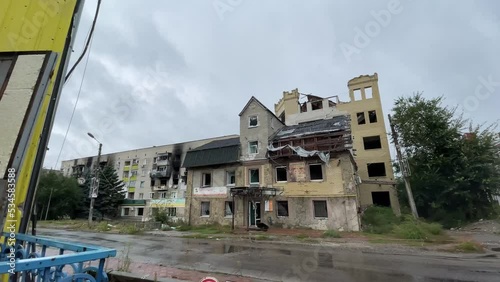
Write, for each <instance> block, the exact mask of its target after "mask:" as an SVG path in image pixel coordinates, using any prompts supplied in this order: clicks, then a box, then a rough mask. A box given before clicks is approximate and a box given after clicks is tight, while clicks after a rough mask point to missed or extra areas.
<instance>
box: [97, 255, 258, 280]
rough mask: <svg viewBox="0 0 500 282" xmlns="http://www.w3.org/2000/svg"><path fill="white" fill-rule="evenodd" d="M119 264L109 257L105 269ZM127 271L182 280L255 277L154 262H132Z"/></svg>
mask: <svg viewBox="0 0 500 282" xmlns="http://www.w3.org/2000/svg"><path fill="white" fill-rule="evenodd" d="M119 264H120V259H118V258H109V259H107V262H106V271H107V272H109V271H112V270H118V267H119ZM127 272H129V273H133V274H135V275H141V276H142V277H143V278H145V279H146V278H147V279H154V278H155V277H156V278H171V279H177V280H182V281H200V280H201V279H203V278H204V277H207V276H210V277H214V278H216V279H217V280H219V281H221V282H223V281H231V282H251V281H255V279H251V278H246V277H241V276H236V275H225V274H214V273H206V272H200V271H196V270H184V269H179V268H175V267H169V266H160V265H155V264H148V263H139V262H132V263H131V264H130V267H129V269H128V271H127Z"/></svg>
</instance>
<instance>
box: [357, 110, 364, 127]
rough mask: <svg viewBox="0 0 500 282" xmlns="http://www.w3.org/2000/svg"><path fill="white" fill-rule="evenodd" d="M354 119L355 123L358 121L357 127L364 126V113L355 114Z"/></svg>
mask: <svg viewBox="0 0 500 282" xmlns="http://www.w3.org/2000/svg"><path fill="white" fill-rule="evenodd" d="M356 118H357V121H358V125H363V124H366V116H365V112H359V113H356Z"/></svg>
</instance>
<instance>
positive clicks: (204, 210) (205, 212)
mask: <svg viewBox="0 0 500 282" xmlns="http://www.w3.org/2000/svg"><path fill="white" fill-rule="evenodd" d="M201 216H210V202H201Z"/></svg>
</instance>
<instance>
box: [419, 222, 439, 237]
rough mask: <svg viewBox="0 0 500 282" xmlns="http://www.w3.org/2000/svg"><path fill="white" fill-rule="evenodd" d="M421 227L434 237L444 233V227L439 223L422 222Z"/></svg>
mask: <svg viewBox="0 0 500 282" xmlns="http://www.w3.org/2000/svg"><path fill="white" fill-rule="evenodd" d="M420 226H421V227H422V229H423V230H424V231H425V232H427V233H430V234H432V235H441V234H442V233H443V226H442V225H441V224H439V223H427V222H421V223H420Z"/></svg>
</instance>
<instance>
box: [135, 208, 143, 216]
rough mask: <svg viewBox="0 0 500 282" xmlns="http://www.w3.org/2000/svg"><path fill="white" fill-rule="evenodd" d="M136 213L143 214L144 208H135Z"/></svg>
mask: <svg viewBox="0 0 500 282" xmlns="http://www.w3.org/2000/svg"><path fill="white" fill-rule="evenodd" d="M137 215H138V216H143V215H144V208H138V209H137Z"/></svg>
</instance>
